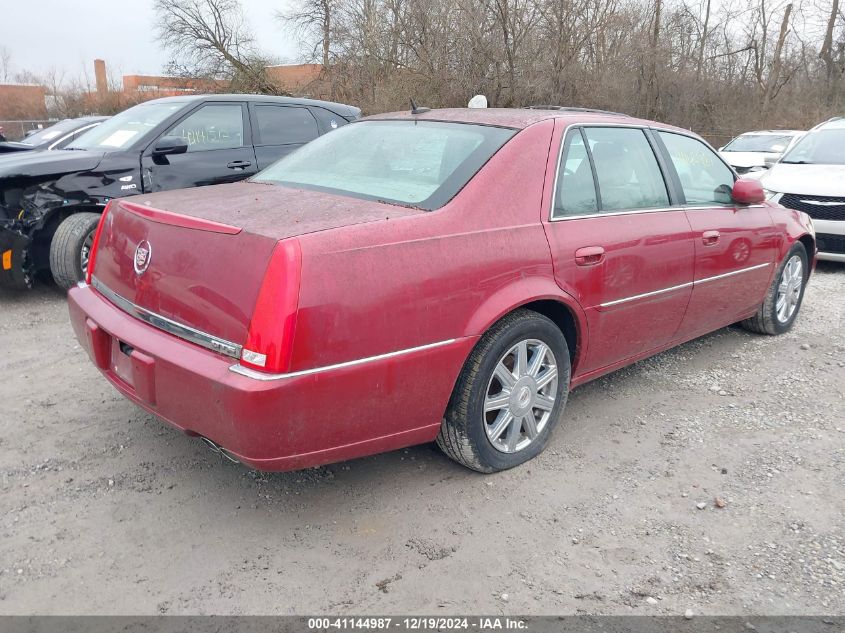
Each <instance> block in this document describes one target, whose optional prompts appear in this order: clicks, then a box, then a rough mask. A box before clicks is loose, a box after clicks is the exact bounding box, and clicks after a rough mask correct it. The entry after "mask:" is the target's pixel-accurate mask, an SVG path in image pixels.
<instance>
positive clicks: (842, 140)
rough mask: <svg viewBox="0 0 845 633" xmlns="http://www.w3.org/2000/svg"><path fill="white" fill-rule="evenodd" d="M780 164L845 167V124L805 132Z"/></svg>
mask: <svg viewBox="0 0 845 633" xmlns="http://www.w3.org/2000/svg"><path fill="white" fill-rule="evenodd" d="M781 162H782V163H793V164H799V165H813V164H820V165H845V124H843V125H835V124H831V125H828V126H825V127H823V128H821V129H818V130H813V131H812V132H807V135H806V136H805V137H804V138H802V139H801V140H800V141H798V142H797V143H796V144H795V146H794V147H793V148H792V149H791V150H789V153H788V154H787V155H786V156H784V157H783V158H782V159H781Z"/></svg>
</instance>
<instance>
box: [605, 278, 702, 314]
mask: <svg viewBox="0 0 845 633" xmlns="http://www.w3.org/2000/svg"><path fill="white" fill-rule="evenodd" d="M692 285H693V282H691V281H688V282H687V283H685V284H680V285H677V286H671V287H669V288H661V289H660V290H652V291H651V292H644V293H643V294H641V295H634V296H633V297H625V298H624V299H615V300H613V301H608V302H607V303H600V304H599V307H600V308H609V307H610V306H615V305H619V304H620V303H628V302H629V301H636V300H637V299H645V298H646V297H654V296H655V295H662V294H665V293H667V292H673V291H675V290H681V289H682V288H689V287H690V286H692Z"/></svg>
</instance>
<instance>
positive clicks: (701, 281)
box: [599, 262, 772, 308]
mask: <svg viewBox="0 0 845 633" xmlns="http://www.w3.org/2000/svg"><path fill="white" fill-rule="evenodd" d="M771 265H772V264H771V262H767V263H765V264H757V265H756V266H749V267H748V268H740V269H739V270H732V271H731V272H729V273H723V274H721V275H715V276H713V277H705V278H704V279H697V280H695V281H688V282H687V283H685V284H680V285H677V286H670V287H669V288H661V289H660V290H652V291H651V292H644V293H643V294H640V295H634V296H632V297H625V298H624V299H615V300H613V301H608V302H607V303H600V304H599V307H600V308H609V307H611V306H615V305H619V304H620V303H628V302H629V301H636V300H637V299H645V298H646V297H654V296H656V295H662V294H664V293H667V292H673V291H675V290H681V289H682V288H689V287H690V286H697V285H698V284H706V283H708V282H711V281H716V280H718V279H724V278H726V277H733V276H734V275H740V274H742V273H747V272H751V271H752V270H759V269H760V268H765V267H767V266H771Z"/></svg>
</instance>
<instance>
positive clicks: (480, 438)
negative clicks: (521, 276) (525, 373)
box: [466, 314, 570, 470]
mask: <svg viewBox="0 0 845 633" xmlns="http://www.w3.org/2000/svg"><path fill="white" fill-rule="evenodd" d="M525 339H537V340H539V341H542V342H543V343H545V344H546V345H548V346H549V348H550V349H551V350H552V353H553V354H554V357H555V362H556V363H557V367H558V386H557V394H556V399H555V406H554V409H552V413H551V417H550V419H549V422H548V424H546V427H545V428H544V429H543V431H542V432H541V433H540V435H539V436H538V437H537V439H536V440H534V442H533V443H532V444H531V445H530V446H528V447H527V448H525V449H523V450H521V451H519V452H517V453H503V452H501V451H499V450H497V449H496V448H495V447H494V446H493V445H492V444H491V443H490V440H489V439H488V437H487V432H486V430H485V428H484V421H483V420H484V416H483V410H484V400H485V397H486V393H487V387H488V384H489V382H490V378H491V376H492V375H493V370H494V369H495V367H496V365H497V364H498V362H499V359H500V358H501V357H502V356H503V355H504V354H505V352H507V351H508V350H509V349H510V348H511V347H513V345H515V344H516V343H517V342H518V341H521V340H525ZM569 373H570V360H569V350H568V347H567V345H566V339H565V338H564V336H563V333H562V332H561V331H560V329H558V327H557V326H556V325H555V324H554V323H553V322H552V321H551V320H549V319H547V318H546V317H543V316H542V315H539V314H538V315H537V316H536V317H533V318H530V319H525V320H522V321H520V322H519V323H516V324H514V325H513V327H510V328H507V329H506V330H503V331H501V332H499V333H498V336H497V337H496V339H495V340H494V342H493V344H492V345H491V346H490V347H489V348H488V349H487V351H486V353H485V355H484V357H483V358H482V360H481V362H480V364H479V371H478V373H477V374H476V379H475V380H474V382H473V384H472V385H471V386H470V392H469V406H468V414H469V419H468V420H467V421H466V432H467V435H468V436H469V439H470V442H471V443H472V444H473V445H474V447H475V448H476V451H477V454H478V457H479V459H480V460H481V462H482V464H483V465H484V466H487V467H490V468H492V469H493V470H506V469H508V468H513V467H514V466H519V465H520V464H523V463H525V462H526V461H528V460H530V459H532V458H534V457H536V456H537V455H538V454H540V453H541V452H542V451H543V449H544V448H545V446H546V444H547V443H548V440H549V437H550V436H551V433H552V431H553V429H554V427H555V426H556V425H557V422H558V419H559V418H560V413H561V411H562V409H563V407H564V405H565V404H566V398H567V395H568V392H569Z"/></svg>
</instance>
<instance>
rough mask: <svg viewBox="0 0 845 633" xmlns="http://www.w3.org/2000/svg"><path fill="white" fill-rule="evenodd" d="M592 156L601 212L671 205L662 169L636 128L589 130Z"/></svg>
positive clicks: (643, 135)
mask: <svg viewBox="0 0 845 633" xmlns="http://www.w3.org/2000/svg"><path fill="white" fill-rule="evenodd" d="M584 134H585V136H586V137H587V143H588V144H589V147H590V153H591V154H592V157H593V164H594V165H595V169H596V178H597V179H598V189H599V198H600V201H601V211H602V212H613V211H627V210H634V209H653V208H660V207H668V206H669V194H668V191H667V190H666V183H665V182H664V181H663V175H662V174H661V172H660V166H659V165H658V163H657V159H656V158H655V156H654V152H653V151H652V149H651V145H650V144H649V142H648V139H646V136H645V132H643V130H640V129H637V128H624V127H608V128H600V127H586V128H584Z"/></svg>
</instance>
